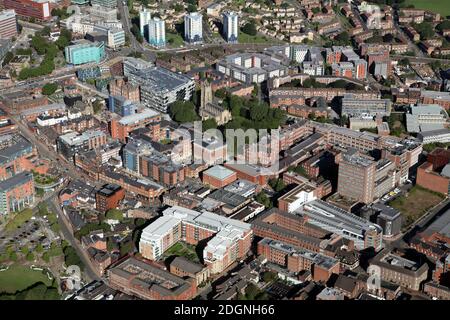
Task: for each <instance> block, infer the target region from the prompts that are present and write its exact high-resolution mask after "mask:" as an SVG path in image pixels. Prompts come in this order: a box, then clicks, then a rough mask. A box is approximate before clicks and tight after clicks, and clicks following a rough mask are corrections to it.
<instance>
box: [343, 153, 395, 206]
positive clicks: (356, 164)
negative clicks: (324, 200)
mask: <svg viewBox="0 0 450 320" xmlns="http://www.w3.org/2000/svg"><path fill="white" fill-rule="evenodd" d="M395 184H396V173H395V164H394V163H393V162H392V161H390V160H388V159H381V160H379V161H374V160H373V159H371V158H369V157H367V156H364V155H362V154H359V153H353V154H350V153H346V154H344V155H343V156H342V160H341V161H340V162H339V174H338V188H337V192H338V193H339V194H340V195H342V196H344V197H346V198H349V199H353V200H357V201H360V202H363V203H366V204H367V203H371V202H372V201H374V200H375V199H377V198H379V197H381V196H383V195H384V194H385V193H387V192H388V191H390V190H391V189H392V188H394V187H395Z"/></svg>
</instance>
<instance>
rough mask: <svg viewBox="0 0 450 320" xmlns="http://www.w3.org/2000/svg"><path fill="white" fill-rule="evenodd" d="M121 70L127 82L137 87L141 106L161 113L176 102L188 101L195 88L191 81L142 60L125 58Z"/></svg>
mask: <svg viewBox="0 0 450 320" xmlns="http://www.w3.org/2000/svg"><path fill="white" fill-rule="evenodd" d="M123 69H124V75H125V76H126V77H128V79H129V81H130V82H131V83H132V84H134V85H139V87H140V95H141V102H142V104H144V105H145V106H146V107H149V108H153V109H156V110H158V111H161V112H167V108H168V107H169V105H170V104H171V103H173V102H175V101H177V100H185V101H188V100H190V99H191V96H192V93H193V91H194V88H195V82H194V80H193V79H191V78H189V77H187V76H185V75H183V74H179V73H175V72H172V71H170V70H167V69H164V68H161V67H156V66H154V65H152V64H151V63H148V62H146V61H144V60H140V59H135V58H127V59H126V60H125V61H124V64H123Z"/></svg>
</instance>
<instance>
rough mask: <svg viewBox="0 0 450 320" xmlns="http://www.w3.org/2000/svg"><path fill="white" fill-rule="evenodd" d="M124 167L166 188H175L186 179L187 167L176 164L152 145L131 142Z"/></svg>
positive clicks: (127, 149) (126, 152) (125, 151)
mask: <svg viewBox="0 0 450 320" xmlns="http://www.w3.org/2000/svg"><path fill="white" fill-rule="evenodd" d="M123 164H124V167H125V168H126V169H128V170H130V171H133V172H135V173H138V174H140V175H141V176H144V177H147V178H151V179H152V180H154V181H156V182H158V183H161V184H163V185H166V186H174V185H176V184H178V183H180V182H182V181H184V180H185V178H186V167H185V166H183V165H181V164H176V163H174V162H173V161H172V160H171V159H170V157H169V156H167V155H165V154H163V153H161V152H159V151H157V150H155V148H153V147H152V145H151V143H149V142H147V141H144V140H140V139H132V140H130V141H129V142H128V143H127V144H126V146H125V147H124V150H123Z"/></svg>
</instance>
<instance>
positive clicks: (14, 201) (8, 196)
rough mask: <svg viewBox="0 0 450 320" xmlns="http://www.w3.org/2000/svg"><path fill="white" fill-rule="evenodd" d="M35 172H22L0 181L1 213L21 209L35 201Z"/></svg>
mask: <svg viewBox="0 0 450 320" xmlns="http://www.w3.org/2000/svg"><path fill="white" fill-rule="evenodd" d="M34 192H35V191H34V179H33V174H32V173H30V172H27V171H24V172H21V173H19V174H16V175H14V176H12V177H11V178H8V179H6V180H3V181H0V214H2V215H5V214H9V213H11V212H14V211H21V210H23V209H25V208H27V207H29V206H31V205H32V204H33V202H34Z"/></svg>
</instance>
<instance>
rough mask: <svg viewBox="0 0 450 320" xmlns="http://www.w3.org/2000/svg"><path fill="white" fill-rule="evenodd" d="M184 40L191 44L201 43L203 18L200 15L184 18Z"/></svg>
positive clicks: (193, 14) (189, 15)
mask: <svg viewBox="0 0 450 320" xmlns="http://www.w3.org/2000/svg"><path fill="white" fill-rule="evenodd" d="M184 40H185V41H186V42H189V43H192V44H197V43H202V42H203V16H202V15H201V14H200V13H198V12H192V13H189V14H187V15H185V16H184Z"/></svg>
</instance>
